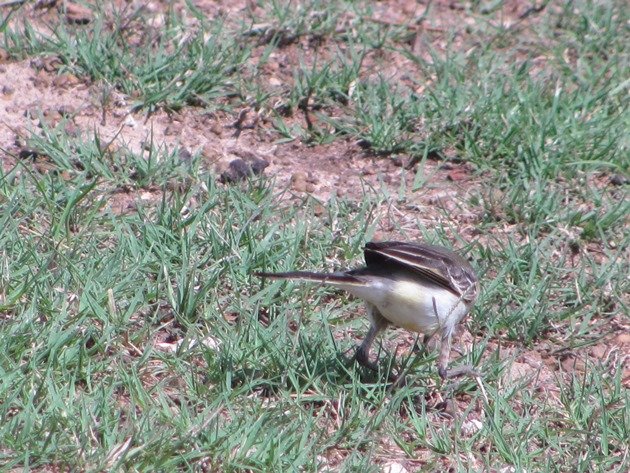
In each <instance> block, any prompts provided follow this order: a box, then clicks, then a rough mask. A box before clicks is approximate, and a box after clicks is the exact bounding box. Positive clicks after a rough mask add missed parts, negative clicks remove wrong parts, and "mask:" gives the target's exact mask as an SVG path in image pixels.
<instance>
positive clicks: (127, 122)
mask: <svg viewBox="0 0 630 473" xmlns="http://www.w3.org/2000/svg"><path fill="white" fill-rule="evenodd" d="M123 125H125V126H128V127H129V128H135V127H136V126H137V123H136V120H135V119H134V118H133V117H132V116H131V115H127V117H126V118H125V120H124V121H123Z"/></svg>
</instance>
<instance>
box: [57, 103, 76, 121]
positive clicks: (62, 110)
mask: <svg viewBox="0 0 630 473" xmlns="http://www.w3.org/2000/svg"><path fill="white" fill-rule="evenodd" d="M57 112H59V114H60V115H61V116H62V117H65V118H67V117H69V116H71V115H74V114H75V113H76V110H75V108H74V107H73V106H72V105H62V106H61V107H59V108H58V109H57Z"/></svg>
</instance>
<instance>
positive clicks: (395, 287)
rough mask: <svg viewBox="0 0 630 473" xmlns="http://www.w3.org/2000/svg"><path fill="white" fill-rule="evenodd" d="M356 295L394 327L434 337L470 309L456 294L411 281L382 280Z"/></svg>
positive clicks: (456, 321)
mask: <svg viewBox="0 0 630 473" xmlns="http://www.w3.org/2000/svg"><path fill="white" fill-rule="evenodd" d="M362 289H363V290H361V291H359V292H361V294H359V293H357V292H355V291H353V292H355V295H357V296H359V297H362V298H363V299H365V300H367V301H368V302H370V303H371V304H374V305H375V306H376V307H377V308H378V310H379V311H380V313H381V314H382V315H383V317H385V318H386V319H387V320H389V321H390V322H391V323H392V324H394V325H397V326H399V327H403V328H405V329H407V330H411V331H414V332H419V333H426V334H431V333H433V332H435V331H436V330H438V329H440V328H441V327H443V328H447V329H448V330H449V331H450V330H452V329H453V327H455V325H457V323H458V322H459V321H460V320H461V319H462V318H463V317H464V316H465V315H466V313H467V312H468V307H467V306H466V304H465V303H464V302H463V301H462V300H461V299H460V298H459V297H457V296H456V295H455V294H453V293H452V292H450V291H448V290H446V289H444V288H442V287H440V286H436V285H426V286H425V285H420V284H419V283H418V282H415V281H411V280H406V279H402V280H382V281H379V282H378V283H377V284H374V285H371V286H370V287H369V288H362Z"/></svg>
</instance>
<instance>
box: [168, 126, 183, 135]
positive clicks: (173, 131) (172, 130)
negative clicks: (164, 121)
mask: <svg viewBox="0 0 630 473" xmlns="http://www.w3.org/2000/svg"><path fill="white" fill-rule="evenodd" d="M183 128H184V127H183V125H182V124H181V123H171V124H170V125H169V126H167V127H166V130H164V134H165V135H166V136H175V135H179V134H180V133H181V132H182V130H183Z"/></svg>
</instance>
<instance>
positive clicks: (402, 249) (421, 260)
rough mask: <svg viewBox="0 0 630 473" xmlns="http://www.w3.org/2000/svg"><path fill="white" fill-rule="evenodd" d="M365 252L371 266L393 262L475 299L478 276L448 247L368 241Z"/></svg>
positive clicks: (367, 261)
mask: <svg viewBox="0 0 630 473" xmlns="http://www.w3.org/2000/svg"><path fill="white" fill-rule="evenodd" d="M364 253H365V262H366V263H367V266H368V268H369V267H373V266H378V267H383V266H387V265H392V268H393V269H395V268H398V269H403V270H407V271H413V272H415V273H418V274H420V275H422V276H424V277H426V278H427V279H428V280H430V281H432V282H433V283H435V284H437V285H439V286H442V287H444V288H445V289H448V290H449V291H451V292H453V293H454V294H455V295H457V296H458V297H461V298H462V299H463V300H465V301H468V302H472V301H474V300H475V298H476V297H477V276H476V275H475V271H474V270H473V268H472V266H470V263H468V261H466V260H465V259H463V258H462V257H461V256H459V255H457V254H456V253H453V252H452V251H450V250H448V249H447V248H444V247H441V246H435V245H427V244H424V243H404V242H398V241H388V242H381V243H377V242H369V243H367V244H366V245H365V250H364Z"/></svg>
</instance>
